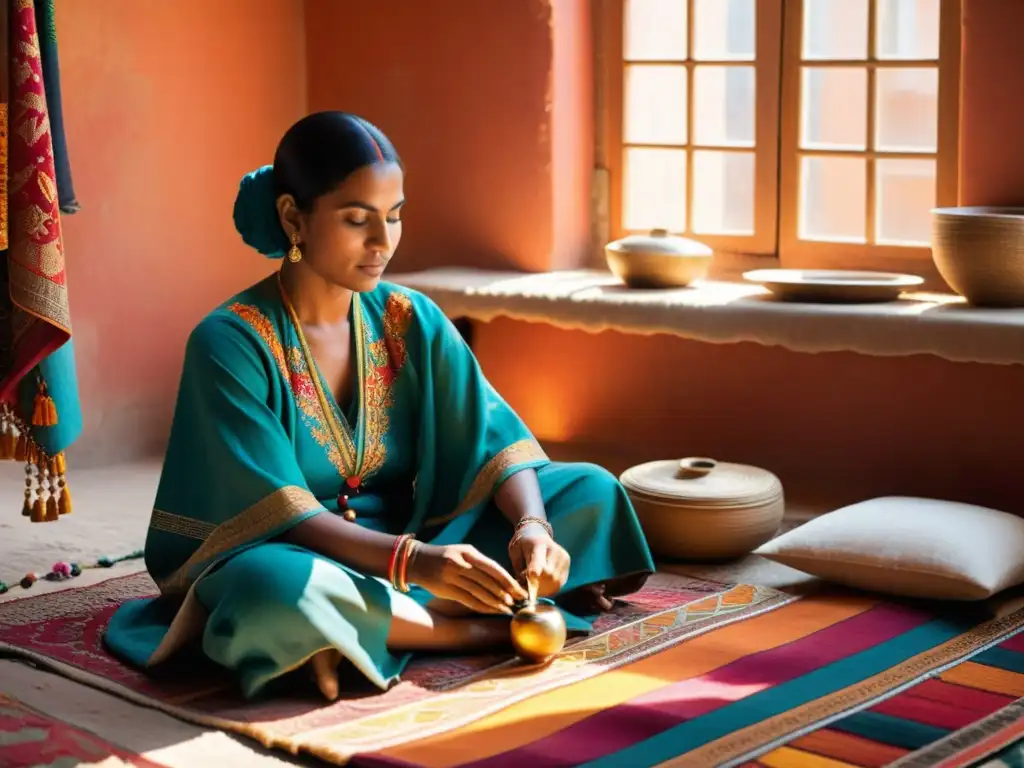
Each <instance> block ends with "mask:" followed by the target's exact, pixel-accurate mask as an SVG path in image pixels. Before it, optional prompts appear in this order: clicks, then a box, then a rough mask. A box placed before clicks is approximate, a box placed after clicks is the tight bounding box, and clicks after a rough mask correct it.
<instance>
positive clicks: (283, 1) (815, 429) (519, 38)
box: [58, 0, 1024, 508]
mask: <svg viewBox="0 0 1024 768" xmlns="http://www.w3.org/2000/svg"><path fill="white" fill-rule="evenodd" d="M85 5H88V4H82V3H73V2H70V0H59V2H58V13H59V19H58V21H59V23H60V30H61V38H62V40H61V45H62V49H61V53H62V60H63V64H64V72H65V81H66V87H65V88H66V94H67V95H66V98H67V110H66V117H67V121H68V125H69V134H70V142H71V151H72V153H73V155H72V158H73V162H74V170H75V174H76V183H77V185H78V191H79V194H80V197H81V198H82V200H83V202H84V204H85V206H86V207H85V209H84V210H83V212H82V213H81V214H79V215H77V216H76V217H73V218H71V219H68V220H67V248H68V254H69V272H70V281H71V298H72V302H73V313H74V317H75V323H76V333H77V337H76V338H77V344H78V348H77V349H78V361H79V371H80V375H81V378H82V397H83V403H84V406H85V410H86V432H85V434H84V436H83V438H82V441H81V443H80V445H79V450H78V451H77V453H78V454H79V455H80V456H81V457H82V458H81V459H80V461H87V460H94V461H99V460H109V459H111V458H123V457H128V456H132V455H137V454H138V452H139V451H141V450H144V449H149V448H153V449H156V448H159V445H160V441H161V440H162V439H163V436H164V430H165V428H166V418H167V415H168V414H169V412H170V408H171V398H172V396H173V392H174V389H175V387H176V385H177V373H178V366H179V364H180V355H181V345H182V343H183V341H184V337H185V334H186V333H187V329H188V328H189V327H191V325H192V323H194V322H195V320H196V319H197V318H198V317H199V316H201V315H202V314H203V313H204V312H205V311H206V309H207V308H208V307H210V306H211V305H212V304H214V303H216V302H217V301H218V300H219V299H221V298H223V297H224V296H225V295H227V294H228V293H229V292H230V291H231V290H233V289H234V288H236V287H237V286H239V285H241V284H245V283H246V282H247V281H249V280H252V279H255V278H256V277H258V276H259V275H261V274H263V273H264V272H265V271H266V269H267V268H268V265H266V264H265V263H261V262H259V261H258V259H256V258H255V257H254V256H252V255H250V254H249V253H248V252H247V251H246V249H245V248H244V247H243V246H242V245H241V244H240V243H239V242H238V240H237V238H236V236H235V234H234V232H233V229H232V226H231V221H230V207H231V201H232V199H233V195H234V190H235V185H236V183H237V179H238V177H239V176H240V174H241V173H243V172H244V171H245V170H248V169H249V168H251V167H252V166H254V165H256V164H258V163H260V162H263V161H265V160H266V159H267V158H268V156H269V153H270V152H271V151H272V149H273V145H274V142H275V141H276V140H277V138H278V137H279V135H280V133H281V131H282V130H283V129H284V128H285V127H286V126H287V125H288V124H289V123H290V122H291V121H292V120H294V119H295V118H296V117H297V116H298V115H299V114H301V113H302V112H303V111H304V109H306V108H307V106H308V107H309V108H311V109H320V108H344V109H350V110H353V111H357V112H361V113H363V114H365V115H366V116H368V117H370V118H371V119H372V120H374V121H375V122H377V123H379V124H380V125H381V126H382V127H383V128H384V129H385V130H386V131H387V132H388V133H389V134H391V135H392V137H393V138H394V139H395V141H396V143H397V144H398V146H399V148H400V150H401V151H402V152H403V154H404V156H405V159H406V161H407V164H408V166H409V175H408V190H407V191H408V196H409V200H410V203H409V207H408V211H407V217H406V222H407V225H406V240H405V242H404V244H403V249H402V252H401V254H400V258H401V259H402V265H401V267H400V268H402V269H415V268H422V267H429V266H441V265H452V264H475V265H480V266H489V267H495V268H502V267H509V266H514V267H519V268H524V269H542V268H546V267H548V266H552V265H554V266H568V265H571V264H572V263H575V261H576V259H577V255H578V254H577V250H578V249H580V247H581V246H580V244H581V243H585V241H586V237H587V233H586V216H585V203H584V202H583V201H585V199H586V195H587V194H588V189H587V186H588V184H587V182H588V173H589V167H590V158H591V147H590V142H591V141H592V137H591V135H590V129H589V127H588V122H587V114H586V105H587V102H588V98H589V96H588V89H589V77H590V75H589V66H588V64H587V62H586V56H587V47H588V45H589V41H588V37H587V29H588V28H589V21H588V20H587V11H588V7H589V5H588V4H587V3H586V2H585V1H584V0H558V2H557V4H556V3H554V2H553V0H516V2H504V3H496V2H495V3H492V2H488V3H483V2H479V0H446V2H444V3H429V4H427V3H423V2H422V0H394V2H392V3H388V4H387V5H386V7H385V6H381V7H379V8H378V7H377V6H375V5H373V4H366V3H364V4H355V3H339V2H336V1H335V0H306V3H305V8H304V12H303V9H302V6H301V5H300V4H299V3H297V2H294V1H293V0H258V2H257V1H256V0H216V1H215V2H208V3H204V4H202V8H201V9H200V8H199V7H198V6H196V7H195V8H193V5H195V4H190V3H168V2H163V0H148V1H146V0H135V1H134V2H132V3H127V4H124V7H123V8H121V9H119V13H118V14H117V15H116V16H115V15H113V14H105V15H104V14H95V13H89V12H88V11H87V10H86V9H85ZM964 12H965V20H966V23H965V56H964V89H965V92H966V98H965V110H964V118H963V137H964V147H963V191H964V201H965V202H968V203H970V202H1002V203H1014V202H1016V203H1021V202H1024V200H1021V198H1022V197H1024V190H1021V189H1020V187H1021V184H1022V181H1021V180H1022V179H1024V149H1021V146H1022V144H1021V142H1020V141H1018V139H1019V133H1020V129H1019V125H1020V119H1019V116H1018V114H1017V113H1018V112H1019V106H1018V104H1019V102H1020V100H1021V99H1020V97H1021V95H1022V94H1024V47H1022V46H1020V45H1019V44H1018V43H1017V41H1016V38H1015V31H1016V30H1018V29H1020V28H1021V26H1022V24H1024V4H1021V3H1020V2H1019V0H964ZM570 22H573V23H570ZM585 22H586V23H585ZM261 40H262V41H268V42H267V44H264V45H261V46H259V53H258V54H256V53H254V49H255V48H256V46H255V44H254V41H261ZM269 41H272V45H271V44H270V42H269ZM307 97H308V100H307ZM563 97H567V98H568V101H563ZM574 138H578V139H579V143H578V144H574V143H573V139H574ZM1015 147H1016V149H1015ZM104 291H108V292H109V294H108V295H109V296H116V299H113V298H107V296H105V295H104V294H103V292H104ZM477 342H478V351H479V355H480V358H481V360H482V362H483V365H484V367H485V369H486V370H487V372H488V374H489V376H490V377H491V379H492V380H493V381H494V383H495V384H496V385H497V386H498V387H499V389H501V391H502V392H504V393H505V394H506V395H507V397H508V398H509V399H510V400H511V401H512V403H513V405H515V406H516V407H517V408H519V409H520V410H521V411H522V412H523V414H524V415H525V416H526V418H527V420H528V421H529V422H530V423H531V425H532V426H534V428H535V429H536V430H537V431H538V433H539V434H540V435H541V436H542V437H545V438H550V439H576V440H581V441H584V442H587V443H593V444H596V445H597V446H598V447H599V448H601V449H607V450H609V451H612V452H616V453H618V454H619V455H623V456H625V460H641V459H646V458H654V457H672V456H678V455H680V454H681V453H710V454H714V455H716V456H718V457H720V458H722V459H736V460H741V461H751V462H754V463H758V464H762V465H764V466H769V467H771V468H773V469H776V470H778V471H779V472H780V474H782V475H783V479H784V480H785V481H786V483H787V485H788V486H790V487H792V488H797V487H802V488H804V489H806V490H808V491H810V492H813V493H815V494H818V493H827V494H829V495H837V496H840V497H843V496H849V495H850V494H854V495H859V494H868V493H872V494H873V493H886V492H913V493H933V494H936V495H942V496H947V497H954V498H965V499H975V500H979V501H983V502H986V503H993V504H1001V505H1004V506H1011V505H1016V506H1017V507H1018V508H1020V507H1022V506H1024V504H1022V502H1024V486H1021V485H1020V484H1019V483H1018V482H1017V478H1016V475H1017V474H1018V473H1017V472H1016V470H1015V468H1014V466H1013V465H1012V464H1011V463H1010V461H1009V459H1008V458H1006V457H1011V456H1013V455H1014V452H1015V449H1016V447H1017V444H1018V442H1019V435H1020V434H1021V431H1022V428H1024V417H1022V415H1021V414H1022V411H1024V409H1022V408H1021V407H1020V405H1019V403H1020V393H1021V392H1024V372H1022V371H1024V369H1022V368H1020V367H1015V368H1003V367H995V366H975V365H962V364H952V363H946V362H943V361H940V360H937V359H933V358H928V357H915V358H907V359H877V358H869V357H861V356H857V355H853V354H829V355H800V354H793V353H789V352H786V351H782V350H779V349H769V348H763V347H758V346H754V345H749V344H741V345H731V346H712V345H701V344H694V343H686V342H682V341H678V340H672V339H667V338H660V337H655V338H638V337H627V336H621V335H617V334H603V335H600V336H589V335H585V334H576V333H564V332H559V331H555V330H552V329H548V328H544V327H542V326H530V325H523V324H516V323H511V322H496V323H492V324H490V325H485V326H481V327H480V328H479V332H478V338H477Z"/></svg>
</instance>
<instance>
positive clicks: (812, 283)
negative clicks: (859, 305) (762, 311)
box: [743, 269, 924, 302]
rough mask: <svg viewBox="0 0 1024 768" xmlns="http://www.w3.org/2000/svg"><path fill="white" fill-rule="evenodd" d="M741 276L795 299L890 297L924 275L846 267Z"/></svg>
mask: <svg viewBox="0 0 1024 768" xmlns="http://www.w3.org/2000/svg"><path fill="white" fill-rule="evenodd" d="M743 277H744V279H746V280H749V281H750V282H752V283H760V284H761V285H763V286H764V287H765V288H767V289H768V290H770V291H771V292H772V293H774V294H775V295H777V296H778V297H779V298H782V299H793V300H798V301H829V302H865V301H893V300H895V299H897V298H899V295H900V293H902V292H903V291H906V290H908V289H910V288H914V287H915V286H919V285H921V283H923V282H924V278H921V277H918V276H917V275H901V274H897V273H895V272H861V271H856V270H849V269H755V270H753V271H751V272H744V273H743Z"/></svg>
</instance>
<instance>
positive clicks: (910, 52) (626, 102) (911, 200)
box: [598, 0, 960, 269]
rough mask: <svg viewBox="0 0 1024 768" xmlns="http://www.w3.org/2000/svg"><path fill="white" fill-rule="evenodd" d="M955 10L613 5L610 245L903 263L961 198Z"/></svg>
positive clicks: (745, 3) (668, 2)
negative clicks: (657, 237) (665, 243)
mask: <svg viewBox="0 0 1024 768" xmlns="http://www.w3.org/2000/svg"><path fill="white" fill-rule="evenodd" d="M959 13H960V9H959V0H606V6H605V10H604V11H603V13H602V16H601V19H600V22H601V24H602V34H603V38H602V41H601V43H600V45H601V52H602V54H603V55H604V61H605V66H604V69H603V72H604V79H603V89H602V91H603V93H602V95H603V97H604V98H603V100H602V103H603V104H604V112H605V114H604V118H605V119H604V123H603V129H604V130H603V134H602V133H601V132H599V134H598V135H599V143H600V144H602V147H601V149H603V152H602V155H603V157H604V158H605V162H606V165H607V167H608V170H609V174H610V177H611V186H610V200H609V205H610V216H611V224H612V232H611V234H613V235H615V236H621V235H622V234H626V233H629V232H637V231H646V230H650V229H653V228H664V229H668V230H670V231H673V232H678V233H683V234H688V235H690V236H692V237H694V238H697V239H700V240H703V241H705V242H707V243H708V244H709V245H711V246H712V247H715V248H718V249H719V250H725V251H734V252H741V253H749V254H760V255H771V256H776V255H777V256H778V257H779V258H780V260H781V261H782V263H783V264H784V265H785V266H802V267H808V266H832V267H852V268H858V267H860V268H870V269H904V268H907V263H908V262H914V263H917V264H919V263H920V260H921V259H922V258H929V250H928V241H929V239H930V209H931V208H932V207H934V206H936V205H953V204H955V203H956V188H957V183H956V171H957V168H956V164H957V152H956V146H957V122H958V116H957V109H958V103H957V98H958V97H957V90H958V86H959V81H958V70H959V23H960V18H959Z"/></svg>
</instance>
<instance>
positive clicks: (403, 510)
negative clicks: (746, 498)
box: [106, 112, 654, 699]
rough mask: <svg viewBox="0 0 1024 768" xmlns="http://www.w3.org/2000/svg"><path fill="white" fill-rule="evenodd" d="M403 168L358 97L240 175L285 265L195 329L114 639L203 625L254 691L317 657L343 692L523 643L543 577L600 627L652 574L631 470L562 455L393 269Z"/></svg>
mask: <svg viewBox="0 0 1024 768" xmlns="http://www.w3.org/2000/svg"><path fill="white" fill-rule="evenodd" d="M402 187H403V170H402V166H401V164H400V161H399V159H398V156H397V154H396V152H395V149H394V147H393V146H392V144H391V142H390V141H388V139H387V138H386V137H385V136H384V135H383V134H382V133H381V131H380V130H378V129H377V128H376V127H375V126H373V125H371V124H370V123H368V122H366V121H365V120H363V119H361V118H359V117H356V116H353V115H349V114H346V113H341V112H324V113H318V114H314V115H311V116H309V117H306V118H304V119H302V120H300V121H299V122H298V123H296V124H295V125H294V126H293V127H292V128H291V129H290V130H289V131H288V132H287V133H286V134H285V136H284V138H283V139H282V140H281V144H280V146H279V147H278V149H277V153H276V155H275V157H274V165H273V167H266V168H263V169H261V170H259V171H256V172H254V173H251V174H249V175H248V176H247V177H246V178H245V179H243V181H242V184H241V187H240V191H239V193H238V198H237V200H236V203H235V224H236V226H237V228H238V230H239V232H240V233H241V235H242V238H243V239H244V240H245V242H246V243H248V244H249V245H250V246H252V247H253V248H255V249H256V250H258V251H259V252H261V253H263V254H264V255H267V256H271V257H284V261H283V264H282V267H281V270H280V271H279V272H278V273H276V274H275V275H273V276H272V277H270V278H267V279H266V280H263V281H262V282H260V283H258V284H257V285H255V286H253V287H252V288H249V289H248V290H246V291H244V292H243V293H241V294H239V295H238V296H235V297H234V298H232V299H230V300H229V301H228V302H226V303H225V304H223V305H222V306H221V307H220V308H219V309H217V310H215V311H214V312H213V313H212V314H210V315H209V316H208V317H206V318H205V319H204V320H203V321H202V322H201V323H199V325H198V327H197V328H196V329H195V330H194V331H193V333H192V335H191V337H190V338H189V341H188V345H187V348H186V353H185V363H184V371H183V373H182V378H181V385H180V391H179V395H178V401H177V406H176V411H175V416H174V423H173V427H172V432H171V438H170V444H169V445H168V448H167V454H166V458H165V463H164V467H163V474H162V476H161V480H160V486H159V489H158V492H157V498H156V504H155V508H154V510H153V515H152V519H151V521H150V526H149V535H148V538H147V541H146V566H147V568H148V570H149V573H150V574H151V575H152V576H153V578H154V579H155V580H156V581H157V583H158V584H159V585H160V591H161V597H159V598H155V599H146V600H138V601H134V602H130V603H127V604H125V605H124V606H123V607H121V608H120V609H119V610H118V611H117V613H116V614H115V615H114V617H113V619H112V620H111V622H110V625H109V628H108V630H107V634H106V642H107V644H108V645H109V647H110V648H111V649H112V650H113V651H114V652H115V653H116V654H118V655H120V656H121V657H123V658H125V659H127V660H129V661H131V662H134V663H135V664H138V665H140V666H147V667H148V666H153V665H155V664H158V663H159V662H161V661H162V660H164V659H166V658H167V657H168V656H169V655H170V654H171V653H173V652H174V651H176V650H177V649H179V648H181V647H182V646H183V645H185V644H187V643H190V642H192V641H193V640H200V641H201V647H202V650H203V652H204V653H205V654H206V655H207V656H208V657H209V658H211V659H213V660H214V661H215V662H217V663H219V664H221V665H223V666H225V667H227V668H228V669H230V670H232V671H233V672H234V674H235V675H237V677H238V678H239V680H240V682H241V686H242V689H243V691H244V693H245V694H246V695H247V696H253V695H255V694H257V693H258V692H260V691H261V690H262V689H263V688H264V687H265V686H266V685H267V684H268V683H269V682H270V681H272V680H274V679H275V678H277V677H280V676H282V675H284V674H285V673H287V672H289V671H291V670H294V669H296V668H298V667H300V666H302V665H305V664H307V663H308V664H309V668H310V670H311V672H312V674H313V675H314V677H315V679H316V682H317V684H318V686H319V688H320V690H321V691H322V692H323V694H324V695H325V696H326V697H327V698H328V699H334V698H335V697H336V696H337V695H338V688H339V683H338V674H337V671H338V666H339V664H340V663H341V661H342V659H347V660H348V662H350V663H351V664H352V665H354V666H355V668H357V669H358V670H360V671H361V672H362V673H363V674H364V675H365V676H366V677H367V678H369V680H370V681H372V682H373V683H374V684H376V685H377V686H379V687H381V688H386V687H387V686H388V685H390V684H391V683H392V682H394V681H395V680H396V679H397V677H398V675H399V673H400V672H401V671H402V669H403V667H404V666H405V665H406V663H407V662H408V660H409V658H410V653H412V652H415V651H449V652H456V651H471V650H477V649H493V648H496V647H504V646H507V645H508V644H509V624H508V616H509V615H510V614H511V606H512V605H514V604H515V603H517V602H519V601H521V600H523V599H525V598H526V592H525V591H524V589H523V585H524V584H530V585H531V586H534V587H536V590H537V594H538V595H539V596H541V597H550V598H553V599H554V600H555V602H556V604H558V605H559V606H560V607H561V608H562V610H563V613H564V614H565V616H566V621H567V624H568V627H569V629H570V631H573V630H576V631H587V630H588V629H589V628H590V624H589V621H588V619H587V618H586V617H593V616H594V615H595V614H597V613H599V612H600V611H602V610H608V609H609V608H611V601H610V598H612V597H614V596H616V595H623V594H628V593H630V592H633V591H636V590H638V589H639V588H640V587H641V586H642V584H643V582H644V581H645V579H646V578H647V575H648V574H650V573H651V572H652V571H653V568H654V566H653V563H652V560H651V556H650V552H649V550H648V548H647V544H646V541H645V539H644V536H643V533H642V532H641V529H640V526H639V524H638V522H637V518H636V515H635V513H634V511H633V509H632V507H631V505H630V503H629V500H628V498H627V496H626V494H625V493H624V491H623V489H622V487H621V486H620V485H619V484H618V482H617V481H616V480H615V478H614V477H613V476H612V475H610V474H608V473H607V472H606V471H604V470H602V469H600V468H598V467H596V466H592V465H585V464H557V463H552V462H550V461H549V460H548V459H547V457H546V456H545V455H544V453H543V451H542V450H541V449H540V447H539V446H538V444H537V442H536V441H535V440H534V438H533V437H532V436H531V434H530V432H529V431H528V430H527V428H526V426H525V425H524V424H523V422H522V421H521V420H520V419H519V417H518V416H517V415H516V414H515V413H514V412H513V411H512V409H511V408H510V407H509V406H508V405H507V404H506V403H505V402H504V401H503V400H502V398H501V397H500V396H499V395H498V393H497V392H496V391H495V390H494V389H493V388H492V387H491V386H490V384H488V382H487V381H486V379H485V378H484V376H483V374H482V373H481V371H480V368H479V367H478V365H477V362H476V360H475V359H474V357H473V355H472V353H471V352H470V350H469V348H468V347H467V346H466V344H465V343H464V342H463V340H462V338H461V337H460V336H459V335H458V333H457V331H456V330H455V328H454V327H453V326H452V324H451V323H450V322H449V321H448V320H447V318H446V317H445V316H444V315H443V314H442V313H441V311H440V310H439V309H438V308H437V306H436V305H434V304H433V303H432V302H431V301H430V300H429V299H427V298H426V297H424V296H422V295H421V294H418V293H416V292H415V291H411V290H408V289H405V288H401V287H398V286H396V285H392V284H389V283H386V282H382V281H381V275H382V274H383V272H384V270H385V268H386V267H387V266H388V264H389V263H390V261H391V259H392V256H393V255H394V251H395V248H396V247H397V245H398V241H399V239H400V237H401V233H402V223H401V209H402V205H403V203H404V194H403V188H402ZM212 256H213V257H214V258H215V254H214V255H212ZM197 278H198V279H202V275H198V276H197ZM509 352H510V354H514V352H515V350H510V351H509ZM570 563H571V567H570Z"/></svg>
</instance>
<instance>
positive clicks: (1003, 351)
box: [389, 268, 1024, 365]
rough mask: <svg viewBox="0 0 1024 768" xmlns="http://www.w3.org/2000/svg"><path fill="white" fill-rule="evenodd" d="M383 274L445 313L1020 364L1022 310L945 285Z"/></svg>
mask: <svg viewBox="0 0 1024 768" xmlns="http://www.w3.org/2000/svg"><path fill="white" fill-rule="evenodd" d="M389 280H391V281H392V282H394V283H396V284H398V285H404V286H407V287H409V288H412V289H414V290H417V291H420V292H422V293H424V294H426V295H427V296H429V297H430V298H431V299H433V300H434V301H435V302H437V304H438V305H439V306H440V307H441V309H442V310H443V311H444V312H445V313H446V314H447V315H448V316H449V317H452V318H455V317H465V318H470V319H473V320H481V321H490V320H493V319H494V318H497V317H507V318H511V319H515V320H522V321H527V322H536V323H545V324H548V325H552V326H554V327H557V328H563V329H572V330H582V331H588V332H594V333H596V332H600V331H618V332H620V333H628V334H643V335H650V334H659V333H660V334H668V335H671V336H677V337H679V338H684V339H691V340H695V341H704V342H710V343H734V342H743V341H745V342H753V343H756V344H764V345H768V346H780V347H784V348H786V349H789V350H793V351H795V352H839V351H852V352H859V353H861V354H865V355H875V356H886V357H895V356H905V355H915V354H929V355H936V356H938V357H941V358H944V359H946V360H951V361H954V362H974V363H990V364H1000V365H1013V364H1021V363H1024V309H981V308H975V307H970V306H968V305H967V304H966V303H965V302H964V301H963V299H961V298H959V297H956V296H950V295H945V294H905V295H904V297H903V298H901V299H900V300H899V301H894V302H888V303H884V304H804V303H795V302H783V301H779V300H776V299H774V298H773V297H772V295H771V294H770V293H769V292H768V291H767V290H766V289H764V288H762V287H761V286H757V285H751V284H746V283H738V282H714V281H706V282H702V283H699V284H697V285H695V286H693V287H690V288H682V289H673V290H657V291H642V290H633V289H629V288H627V287H626V286H624V285H623V284H622V283H620V282H619V281H618V280H617V279H616V278H615V277H614V276H613V275H611V274H610V273H608V272H604V271H599V270H572V271H558V272H544V273H535V274H533V273H519V272H494V271H488V270H481V269H460V268H442V269H431V270H426V271H423V272H412V273H406V274H400V275H396V276H390V277H389Z"/></svg>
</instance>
